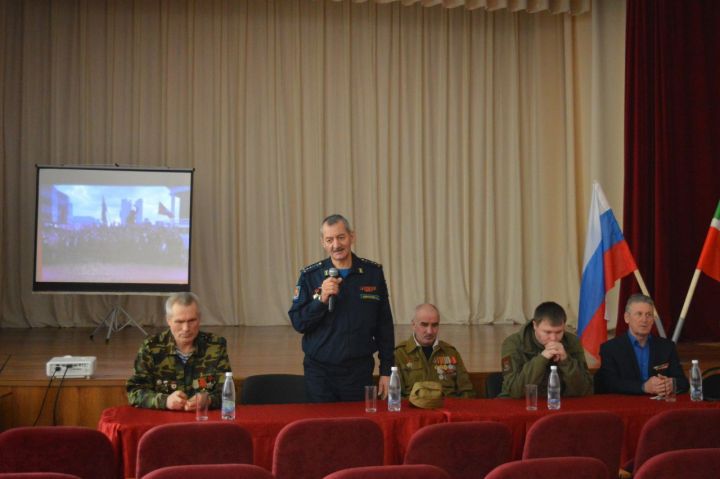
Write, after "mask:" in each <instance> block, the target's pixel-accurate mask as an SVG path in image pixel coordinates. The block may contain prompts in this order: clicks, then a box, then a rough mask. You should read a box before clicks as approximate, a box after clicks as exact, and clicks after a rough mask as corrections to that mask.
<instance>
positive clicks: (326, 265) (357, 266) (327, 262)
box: [322, 253, 365, 278]
mask: <svg viewBox="0 0 720 479" xmlns="http://www.w3.org/2000/svg"><path fill="white" fill-rule="evenodd" d="M350 255H351V256H352V266H350V268H349V269H350V274H363V273H364V272H365V270H364V268H363V266H362V264H361V262H360V258H358V257H357V255H355V253H350ZM334 267H335V266H333V262H332V259H331V258H330V257H329V256H328V257H327V258H325V259H324V260H323V262H322V268H323V277H326V278H327V277H328V276H329V271H330V268H334Z"/></svg>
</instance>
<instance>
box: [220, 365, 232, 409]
mask: <svg viewBox="0 0 720 479" xmlns="http://www.w3.org/2000/svg"><path fill="white" fill-rule="evenodd" d="M220 417H222V418H223V419H225V420H226V421H234V420H235V383H234V382H233V376H232V372H230V371H228V372H226V373H225V384H223V390H222V409H221V412H220Z"/></svg>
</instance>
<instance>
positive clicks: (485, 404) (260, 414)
mask: <svg viewBox="0 0 720 479" xmlns="http://www.w3.org/2000/svg"><path fill="white" fill-rule="evenodd" d="M717 407H720V403H717V402H697V403H694V402H691V401H690V398H689V396H688V395H687V394H684V395H680V396H678V398H677V402H673V403H668V402H664V401H655V400H652V399H650V398H649V397H648V396H621V395H597V396H588V397H584V398H563V399H562V409H561V411H610V412H613V413H615V414H618V415H619V416H620V417H622V419H623V422H624V424H625V437H624V441H623V447H622V459H621V460H622V462H623V463H624V462H625V461H627V460H628V459H632V458H633V456H634V455H635V448H636V446H637V441H638V437H639V435H640V430H641V429H642V427H643V425H644V424H645V422H647V420H648V419H650V418H651V417H652V416H654V415H655V414H658V413H659V412H662V411H666V410H669V409H681V408H717ZM236 411H237V412H236V422H237V423H238V424H240V425H242V426H243V427H245V428H246V429H247V430H248V431H250V434H251V435H252V438H253V448H254V451H253V456H254V463H255V464H256V465H258V466H261V467H264V468H266V469H268V470H271V469H272V455H273V448H274V446H275V437H276V436H277V435H278V433H279V432H280V430H281V429H282V428H283V427H284V426H285V425H287V424H289V423H291V422H293V421H295V420H297V419H303V418H331V417H358V416H359V417H367V418H370V419H372V420H373V421H375V422H377V423H378V424H379V425H380V428H381V429H382V431H383V437H384V441H385V457H384V460H385V464H400V463H402V459H403V456H404V454H405V450H406V448H407V444H408V441H409V440H410V437H411V436H412V434H413V433H414V432H415V431H417V430H418V429H420V428H421V427H423V426H426V425H429V424H436V423H440V422H449V421H498V422H502V423H504V424H507V425H508V426H509V427H510V430H511V431H512V434H513V449H512V451H513V459H520V458H521V457H522V449H523V445H524V442H525V434H526V432H527V430H528V428H529V427H530V426H531V425H532V423H533V422H535V421H536V420H537V419H539V418H540V417H542V416H545V415H547V414H557V411H548V409H547V406H546V404H545V402H544V401H542V400H540V401H538V410H537V411H526V410H525V400H517V399H446V400H445V405H444V407H443V408H442V409H436V410H427V409H416V408H413V407H408V404H407V402H403V409H402V411H401V412H399V413H395V412H393V413H391V412H387V410H384V406H383V405H380V410H379V411H378V412H377V413H372V414H371V413H366V412H365V409H364V403H356V402H351V403H326V404H283V405H270V406H238V407H237V409H236ZM194 419H195V414H194V413H185V412H174V411H157V410H151V409H137V408H134V407H130V406H121V407H114V408H109V409H106V410H105V411H103V414H102V416H101V418H100V423H99V425H98V429H99V430H100V431H102V432H103V433H105V434H106V435H107V436H108V437H109V438H110V441H111V442H112V444H113V447H114V448H115V452H116V458H117V460H118V464H119V467H120V468H121V471H122V472H120V471H119V474H122V475H123V476H124V477H133V476H134V475H135V456H136V454H137V444H138V441H139V440H140V436H142V435H143V433H145V431H147V430H148V429H150V428H151V427H153V426H156V425H158V424H167V423H172V422H187V421H193V420H194ZM210 420H211V421H218V420H220V412H219V411H210ZM588 440H592V431H588Z"/></svg>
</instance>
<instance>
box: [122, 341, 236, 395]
mask: <svg viewBox="0 0 720 479" xmlns="http://www.w3.org/2000/svg"><path fill="white" fill-rule="evenodd" d="M176 348H177V345H176V344H175V338H173V335H172V333H171V332H170V330H169V329H168V330H166V331H164V332H162V333H160V334H156V335H155V336H152V337H150V338H147V339H146V340H145V341H144V342H143V344H142V346H141V347H140V350H139V351H138V354H137V358H136V359H135V374H133V375H132V376H131V377H130V379H128V381H127V394H128V401H129V402H130V404H131V405H133V406H137V407H146V408H155V409H165V407H166V406H165V403H166V401H167V397H168V396H169V395H170V394H172V393H173V392H175V391H178V390H179V391H183V392H184V393H185V394H187V396H188V397H192V396H193V395H195V393H196V392H197V391H198V390H206V391H208V393H209V396H210V399H211V403H210V407H211V408H219V407H220V403H221V395H222V386H223V383H224V382H225V373H226V372H227V371H230V361H229V359H228V354H227V345H226V342H225V338H222V337H220V336H215V335H213V334H211V333H204V332H202V331H200V333H198V336H197V338H195V352H193V354H192V356H190V358H189V359H188V360H187V363H185V364H183V363H182V361H181V360H180V358H178V357H177V355H176V352H175V351H176Z"/></svg>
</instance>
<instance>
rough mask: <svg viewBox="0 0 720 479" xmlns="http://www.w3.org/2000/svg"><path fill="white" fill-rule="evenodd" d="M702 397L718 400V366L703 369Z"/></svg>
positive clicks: (719, 375) (719, 389) (719, 374)
mask: <svg viewBox="0 0 720 479" xmlns="http://www.w3.org/2000/svg"><path fill="white" fill-rule="evenodd" d="M703 397H704V398H705V400H706V401H720V367H715V368H710V369H708V370H707V371H703Z"/></svg>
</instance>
